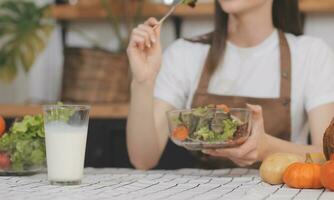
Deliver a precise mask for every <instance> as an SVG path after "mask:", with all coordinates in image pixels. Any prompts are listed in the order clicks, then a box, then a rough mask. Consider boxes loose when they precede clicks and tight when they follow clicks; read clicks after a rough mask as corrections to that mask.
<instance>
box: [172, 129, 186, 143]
mask: <svg viewBox="0 0 334 200" xmlns="http://www.w3.org/2000/svg"><path fill="white" fill-rule="evenodd" d="M188 135H189V131H188V129H187V128H186V127H184V126H181V127H176V128H175V129H174V131H173V137H174V138H176V139H177V140H180V141H184V140H186V139H187V138H188Z"/></svg>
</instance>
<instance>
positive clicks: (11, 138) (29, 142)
mask: <svg viewBox="0 0 334 200" xmlns="http://www.w3.org/2000/svg"><path fill="white" fill-rule="evenodd" d="M43 121H44V120H43V117H42V116H41V115H37V116H25V117H24V118H23V119H22V120H21V121H16V122H14V124H13V125H12V127H11V128H10V129H9V131H8V132H6V133H5V134H4V135H3V136H2V137H1V138H0V153H2V154H1V155H6V156H2V159H3V160H8V159H7V158H10V170H11V171H24V170H27V169H31V168H34V167H41V166H43V165H44V164H45V157H46V156H45V141H44V122H43ZM4 158H5V159H4ZM6 168H7V166H5V167H4V166H0V169H6Z"/></svg>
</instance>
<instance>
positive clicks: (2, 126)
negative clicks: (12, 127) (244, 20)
mask: <svg viewBox="0 0 334 200" xmlns="http://www.w3.org/2000/svg"><path fill="white" fill-rule="evenodd" d="M5 130H6V122H5V119H4V118H3V117H2V116H0V137H1V136H2V135H3V134H4V133H5Z"/></svg>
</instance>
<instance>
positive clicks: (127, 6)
mask: <svg viewBox="0 0 334 200" xmlns="http://www.w3.org/2000/svg"><path fill="white" fill-rule="evenodd" d="M144 2H145V1H144V0H82V1H78V5H77V6H79V7H80V6H82V7H86V8H87V5H89V6H91V7H94V6H95V7H99V8H100V9H103V11H104V12H105V13H106V14H107V17H106V19H107V22H108V23H109V24H110V25H111V26H112V29H113V31H114V33H115V38H114V39H115V42H117V44H118V48H117V50H116V51H113V52H109V51H106V50H103V49H102V48H100V47H99V44H96V43H95V42H94V41H95V39H94V38H91V37H88V36H87V35H85V33H84V32H80V35H81V36H84V37H85V38H86V39H88V40H90V41H91V42H93V44H94V46H95V48H93V49H87V48H66V50H65V66H64V81H63V92H62V100H63V101H71V102H91V103H106V102H107V103H126V102H128V101H129V78H128V77H129V76H128V74H129V64H128V59H127V56H126V53H125V49H126V46H127V43H128V40H129V36H130V32H131V30H132V28H133V27H134V26H136V25H137V24H138V23H139V21H140V18H141V11H142V8H143V5H144ZM115 8H117V9H118V10H120V12H117V13H122V15H118V16H117V15H116V14H115V13H114V11H115ZM121 27H122V28H123V27H125V31H121Z"/></svg>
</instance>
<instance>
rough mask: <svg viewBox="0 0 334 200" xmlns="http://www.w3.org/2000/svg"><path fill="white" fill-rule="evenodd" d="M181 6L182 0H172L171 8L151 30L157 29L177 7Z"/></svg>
mask: <svg viewBox="0 0 334 200" xmlns="http://www.w3.org/2000/svg"><path fill="white" fill-rule="evenodd" d="M180 4H182V0H174V1H173V4H172V5H173V6H172V8H171V9H170V10H169V11H168V12H167V13H166V14H165V15H164V16H163V17H162V18H161V19H160V20H159V22H158V24H156V25H155V26H154V27H153V30H155V29H157V28H158V27H159V26H160V25H161V24H162V23H163V22H164V21H165V20H166V19H167V18H168V17H169V16H170V15H171V14H172V13H173V12H174V10H175V9H176V7H177V6H179V5H180Z"/></svg>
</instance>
